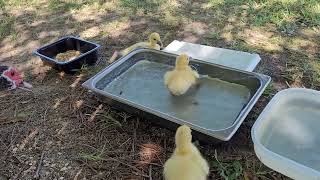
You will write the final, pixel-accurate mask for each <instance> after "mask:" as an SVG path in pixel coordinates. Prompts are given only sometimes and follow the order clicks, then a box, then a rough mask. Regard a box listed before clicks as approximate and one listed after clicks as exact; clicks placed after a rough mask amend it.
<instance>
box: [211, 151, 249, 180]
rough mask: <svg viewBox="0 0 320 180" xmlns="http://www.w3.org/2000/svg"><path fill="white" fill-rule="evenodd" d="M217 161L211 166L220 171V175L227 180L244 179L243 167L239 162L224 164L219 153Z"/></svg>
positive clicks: (216, 155) (215, 156) (216, 157)
mask: <svg viewBox="0 0 320 180" xmlns="http://www.w3.org/2000/svg"><path fill="white" fill-rule="evenodd" d="M214 158H215V160H214V161H212V162H211V165H212V166H213V167H214V168H215V169H216V170H217V171H218V174H219V175H220V176H221V177H222V178H224V179H225V180H237V179H242V177H243V167H242V165H241V163H240V162H239V161H231V162H222V161H221V160H219V158H218V154H217V151H215V155H214Z"/></svg>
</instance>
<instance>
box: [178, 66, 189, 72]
mask: <svg viewBox="0 0 320 180" xmlns="http://www.w3.org/2000/svg"><path fill="white" fill-rule="evenodd" d="M187 67H188V66H176V67H175V69H176V70H178V71H185V70H187Z"/></svg>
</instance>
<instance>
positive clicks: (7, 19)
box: [0, 14, 15, 40]
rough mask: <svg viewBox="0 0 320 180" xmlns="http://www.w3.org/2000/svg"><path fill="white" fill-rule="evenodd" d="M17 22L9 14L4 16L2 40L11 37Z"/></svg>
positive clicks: (0, 21) (1, 25) (2, 19)
mask: <svg viewBox="0 0 320 180" xmlns="http://www.w3.org/2000/svg"><path fill="white" fill-rule="evenodd" d="M14 22H15V17H13V16H10V15H9V14H4V15H3V16H2V18H1V19H0V40H2V39H3V38H5V37H6V36H8V35H10V31H11V30H12V26H13V24H14Z"/></svg>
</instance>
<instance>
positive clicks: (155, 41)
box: [108, 32, 163, 63]
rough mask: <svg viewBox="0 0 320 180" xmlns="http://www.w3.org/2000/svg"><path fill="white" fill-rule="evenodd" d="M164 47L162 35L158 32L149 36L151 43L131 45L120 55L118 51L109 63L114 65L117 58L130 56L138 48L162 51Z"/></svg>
mask: <svg viewBox="0 0 320 180" xmlns="http://www.w3.org/2000/svg"><path fill="white" fill-rule="evenodd" d="M162 47H163V44H162V41H161V38H160V35H159V34H158V33H156V32H154V33H152V34H150V36H149V41H148V42H138V43H136V44H134V45H131V46H130V47H128V48H126V49H124V50H122V51H120V52H119V53H118V52H117V51H116V52H115V53H114V54H113V55H112V57H111V58H110V60H109V61H108V62H109V63H112V62H113V61H115V60H116V58H117V57H118V56H119V55H120V56H125V55H127V54H129V53H130V52H131V51H133V50H135V49H138V48H150V49H156V50H160V49H161V48H162Z"/></svg>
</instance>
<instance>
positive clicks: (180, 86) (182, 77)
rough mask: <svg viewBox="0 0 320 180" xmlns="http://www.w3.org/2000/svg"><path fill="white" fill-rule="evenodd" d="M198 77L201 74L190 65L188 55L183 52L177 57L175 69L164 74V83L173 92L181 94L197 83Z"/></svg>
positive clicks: (177, 94)
mask: <svg viewBox="0 0 320 180" xmlns="http://www.w3.org/2000/svg"><path fill="white" fill-rule="evenodd" d="M198 78H199V74H198V73H197V72H196V71H194V70H192V69H191V67H190V66H189V57H188V55H187V54H184V53H183V54H181V55H180V56H178V57H177V59H176V66H175V68H174V70H172V71H168V72H166V74H165V75H164V84H165V85H166V86H167V88H168V89H169V91H170V92H171V94H173V95H176V96H179V95H182V94H184V93H186V92H187V91H188V89H189V88H190V87H191V86H192V85H195V84H196V80H197V79H198Z"/></svg>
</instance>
